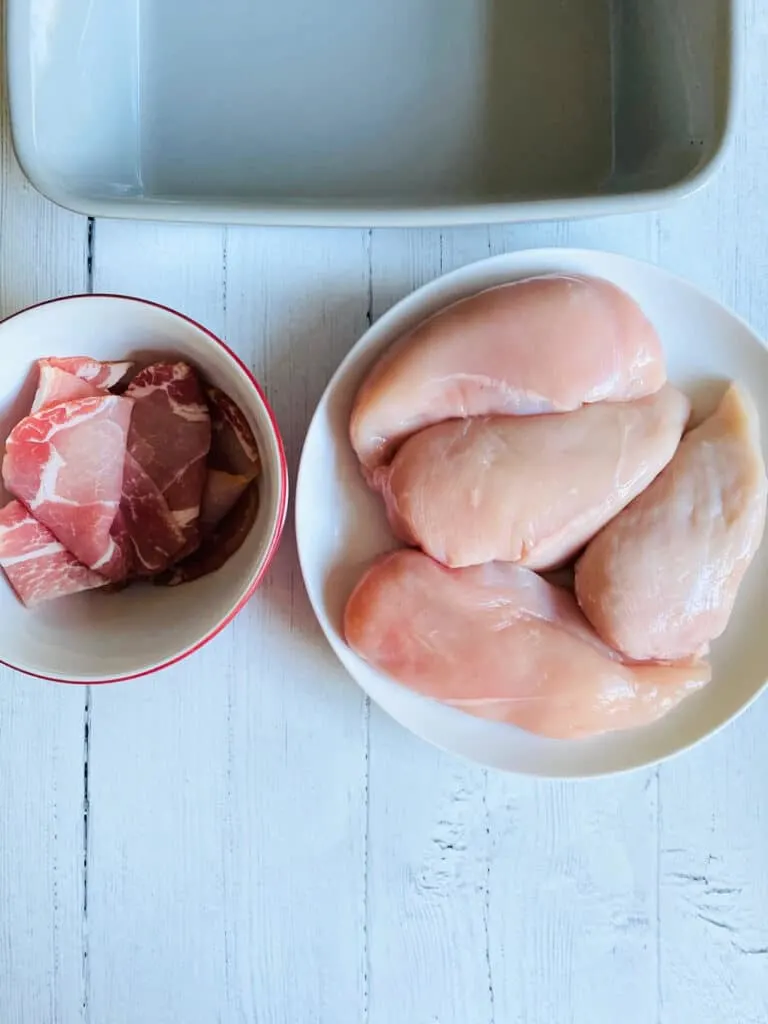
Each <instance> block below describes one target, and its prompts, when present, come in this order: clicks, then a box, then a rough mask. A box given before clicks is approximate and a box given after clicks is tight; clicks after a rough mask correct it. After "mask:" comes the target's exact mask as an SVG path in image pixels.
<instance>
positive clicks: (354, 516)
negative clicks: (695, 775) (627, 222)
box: [296, 249, 768, 778]
mask: <svg viewBox="0 0 768 1024" xmlns="http://www.w3.org/2000/svg"><path fill="white" fill-rule="evenodd" d="M551 272H574V273H584V274H595V275H598V276H601V277H604V278H607V279H608V280H611V281H614V282H615V283H616V284H617V285H619V286H620V287H622V288H624V289H625V290H626V291H627V292H629V294H630V295H632V296H634V298H635V299H636V300H637V301H638V302H639V303H640V304H641V305H642V307H643V308H644V310H645V311H646V313H647V314H648V316H649V317H650V318H651V320H652V321H653V323H654V324H655V325H656V327H657V329H658V331H659V333H660V335H661V338H662V341H663V343H664V348H665V351H666V354H667V361H668V367H669V376H670V379H671V380H672V381H673V383H675V384H676V385H677V386H678V387H680V388H682V389H683V390H685V391H686V392H688V393H689V394H690V395H691V397H692V398H693V400H694V412H695V414H699V415H701V414H703V413H705V412H708V411H710V409H711V408H712V406H713V404H714V401H715V400H716V398H717V397H719V395H720V394H721V393H722V390H723V386H722V385H723V381H724V380H725V379H731V378H738V379H740V380H742V381H743V382H744V383H745V384H746V385H747V387H748V388H749V390H750V391H751V393H752V395H753V396H754V398H755V400H756V402H757V405H758V408H759V409H760V410H761V411H762V412H763V413H764V416H763V427H762V440H763V446H764V448H765V450H766V452H768V352H766V349H765V348H764V346H763V344H762V342H761V341H760V339H759V338H758V337H757V336H756V335H755V334H754V333H753V332H752V331H751V330H750V328H749V327H748V326H747V325H746V324H745V323H743V322H742V321H741V320H739V319H738V318H737V317H736V316H734V315H733V314H732V313H730V312H729V311H728V310H726V309H724V308H723V307H722V306H720V305H719V304H718V303H717V302H715V301H714V300H713V299H711V298H708V297H707V296H706V295H703V294H702V293H701V292H699V291H697V289H696V288H694V287H693V286H691V285H690V284H688V283H686V282H685V281H681V280H679V279H678V278H676V277H673V276H672V275H671V274H668V273H666V272H665V271H663V270H660V269H658V268H657V267H654V266H652V265H650V264H646V263H640V262H636V261H634V260H630V259H626V258H624V257H621V256H614V255H610V254H607V253H599V252H580V251H575V250H564V249H561V250H558V249H549V250H540V251H532V252H519V253H514V254H511V255H506V256H499V257H497V258H495V259H489V260H484V261H482V262H480V263H475V264H473V265H471V266H467V267H464V268H462V269H461V270H458V271H455V272H454V273H451V274H448V275H447V276H445V277H442V278H440V279H438V280H436V281H433V282H432V283H431V284H428V285H427V286H426V287H424V288H421V289H419V290H418V291H417V292H415V293H413V294H412V295H410V296H408V297H407V298H406V299H405V300H403V301H402V302H400V303H398V305H396V306H395V307H394V308H393V309H391V310H389V312H388V313H387V314H386V315H385V316H383V317H382V318H381V319H380V320H379V321H378V322H377V323H376V324H374V325H373V327H371V329H370V330H369V331H367V332H366V334H365V335H364V336H363V338H362V339H361V340H360V341H359V342H358V344H357V345H356V346H355V347H354V348H353V349H352V351H351V352H350V353H349V355H348V356H347V358H346V359H345V360H344V362H343V363H342V364H341V366H340V367H339V369H338V371H337V372H336V374H335V375H334V377H333V379H332V380H331V383H330V384H329V385H328V388H327V390H326V392H325V394H324V395H323V397H322V399H321V401H320V404H319V406H318V408H317V411H316V413H315V416H314V418H313V420H312V423H311V425H310V428H309V432H308V434H307V438H306V442H305V445H304V451H303V453H302V458H301V464H300V468H299V477H298V484H297V492H296V532H297V539H298V549H299V559H300V562H301V568H302V572H303V574H304V580H305V583H306V587H307V591H308V593H309V598H310V601H311V602H312V606H313V608H314V610H315V613H316V614H317V617H318V619H319V621H320V625H321V626H322V628H323V630H324V632H325V634H326V636H327V638H328V640H329V642H330V644H331V646H332V647H333V649H334V651H335V652H336V654H337V655H338V657H339V658H340V659H341V661H342V663H343V664H344V666H345V667H346V669H347V670H348V671H349V673H350V675H352V677H353V678H354V679H356V680H357V682H358V683H359V684H360V686H362V687H363V689H364V690H365V691H366V692H367V693H368V694H369V695H370V696H371V697H372V698H373V699H374V700H375V701H376V702H377V703H378V704H379V705H380V706H381V707H382V708H384V709H385V710H386V711H388V712H389V714H390V715H392V717H393V718H395V719H396V720H397V721H399V722H400V723H401V724H402V725H404V726H406V727H407V728H408V729H410V730H411V731H412V732H414V733H416V734H417V735H418V736H421V737H423V738H424V739H426V740H428V741H430V742H431V743H434V744H435V745H436V746H439V747H442V748H444V749H446V750H450V751H453V752H455V753H457V754H461V755H463V756H465V757H468V758H471V759H472V760H475V761H478V762H480V763H482V764H484V765H488V766H490V767H494V768H501V769H505V770H507V771H513V772H519V773H522V774H527V775H535V776H547V777H560V778H571V777H579V776H597V775H605V774H610V773H613V772H618V771H624V770H627V769H631V768H637V767H640V766H642V765H648V764H651V763H653V762H656V761H659V760H661V759H663V758H666V757H669V756H670V755H672V754H675V753H677V752H679V751H681V750H684V749H685V748H687V747H690V746H691V745H693V744H694V743H696V742H697V741H699V740H701V739H703V738H704V737H705V736H708V735H710V734H711V733H713V732H714V731H715V730H716V729H718V728H719V727H720V726H722V725H724V724H725V723H726V722H728V721H730V720H731V719H733V718H734V717H735V716H736V715H737V714H738V713H739V712H740V711H742V710H743V709H744V708H745V707H746V706H747V705H748V704H749V703H750V702H751V701H752V700H754V699H755V697H756V696H757V695H758V694H759V693H760V691H761V690H762V689H763V687H764V685H765V682H766V678H767V677H768V629H766V627H765V621H764V619H765V609H766V608H768V543H765V544H763V546H762V547H761V549H760V551H759V552H758V555H757V557H756V559H755V563H754V564H753V565H752V567H751V569H750V571H749V573H748V575H747V578H746V581H745V583H744V585H743V587H742V589H741V593H740V595H739V599H738V602H737V605H736V609H735V612H734V615H733V618H732V620H731V623H730V626H729V628H728V630H727V632H726V633H725V635H724V636H723V637H722V638H721V639H719V640H718V641H717V642H716V643H715V644H713V649H712V665H713V673H714V677H713V681H712V683H711V684H710V685H709V686H708V687H706V688H705V689H704V690H703V691H701V692H700V693H699V694H696V695H695V696H693V697H691V698H690V699H688V700H687V701H685V702H684V703H683V704H682V705H681V706H680V707H679V708H678V709H677V710H676V711H675V712H674V713H673V714H671V715H669V716H668V717H667V718H665V719H664V720H662V721H661V722H658V723H656V724H654V725H651V726H648V727H645V728H642V729H637V730H634V731H632V732H625V733H617V734H614V735H610V736H605V737H601V738H596V739H590V740H578V741H576V740H574V741H555V740H546V739H542V738H540V737H537V736H533V735H529V734H527V733H525V732H523V731H521V730H519V729H516V728H514V727H513V726H509V725H504V724H500V723H493V722H486V721H483V720H481V719H477V718H473V717H471V716H469V715H466V714H464V713H462V712H460V711H457V710H455V709H453V708H449V707H445V706H443V705H440V704H438V703H435V702H433V701H430V700H427V699H424V698H422V697H419V696H418V695H416V694H414V693H412V692H411V691H410V690H408V689H406V688H405V687H403V686H400V685H398V684H397V683H396V682H394V681H393V680H392V679H390V678H387V677H386V676H384V675H382V674H381V673H379V672H376V671H374V670H373V669H372V668H371V667H370V666H368V665H367V664H366V663H365V662H364V661H362V660H361V659H360V658H359V657H357V656H356V655H355V654H354V653H353V652H352V651H351V650H350V649H349V648H348V647H347V645H346V644H345V642H344V638H343V635H342V631H341V622H342V612H343V609H344V605H345V602H346V600H347V598H348V596H349V594H350V592H351V590H352V588H353V587H354V585H355V583H356V582H357V580H358V579H359V577H360V575H361V574H362V572H363V569H364V568H365V567H366V566H367V565H368V563H369V562H370V561H371V559H372V558H373V557H374V556H375V555H377V554H378V553H380V552H382V551H385V550H388V549H390V548H392V547H394V546H395V543H394V541H393V539H392V535H391V533H390V531H389V529H388V526H387V522H386V519H385V516H384V513H383V510H382V506H381V503H380V501H379V499H378V498H377V497H376V496H374V495H373V494H372V493H371V492H370V491H369V490H368V489H367V487H366V486H365V484H364V483H363V480H362V478H361V476H360V473H359V470H358V467H357V462H356V459H355V456H354V454H353V452H352V450H351V447H350V444H349V440H348V434H347V428H348V422H349V413H350V409H351V406H352V401H353V398H354V395H355V392H356V390H357V388H358V385H359V384H360V382H361V380H362V378H363V376H364V374H365V372H366V370H367V369H368V368H369V366H370V365H371V364H372V362H373V361H374V360H375V359H376V358H377V357H378V356H380V355H381V353H382V352H383V351H384V350H385V349H386V348H387V346H388V345H389V344H391V342H393V341H394V340H395V338H397V337H399V336H400V335H401V334H402V333H403V332H404V331H405V330H407V329H408V328H410V327H411V326H412V325H414V324H415V323H417V322H418V321H420V320H422V319H423V318H424V317H425V316H427V315H429V314H431V313H433V312H434V311H436V310H437V309H439V308H441V307H442V306H445V305H446V304H448V303H450V302H453V301H455V300H456V299H459V298H461V297H463V296H466V295H468V294H471V293H473V292H476V291H479V290H480V289H482V288H487V287H490V286H492V285H497V284H501V283H503V282H506V281H512V280H515V279H519V278H522V277H528V276H530V275H532V274H541V273H551Z"/></svg>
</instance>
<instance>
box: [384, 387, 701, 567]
mask: <svg viewBox="0 0 768 1024" xmlns="http://www.w3.org/2000/svg"><path fill="white" fill-rule="evenodd" d="M689 411H690V405H689V402H688V399H687V398H686V397H685V396H684V395H683V394H682V393H681V392H679V391H677V390H675V388H673V387H672V386H671V385H669V384H667V385H665V386H664V387H663V388H662V389H661V390H660V391H657V392H656V394H654V395H650V396H648V397H647V398H641V399H638V400H637V401H634V402H616V403H609V402H600V403H597V404H596V405H590V406H584V407H583V408H582V409H579V410H577V411H576V412H572V413H563V414H561V415H550V416H525V417H520V416H494V417H488V418H480V419H470V420H448V421H447V422H445V423H439V424H436V425H435V426H432V427H428V428H427V429H426V430H423V431H421V432H420V433H418V434H415V435H414V436H413V437H411V438H409V439H408V440H407V441H406V442H405V443H404V444H403V446H402V448H400V450H399V451H398V453H397V454H396V455H395V458H394V459H393V461H392V463H391V464H390V465H389V466H387V467H382V468H381V469H378V470H376V471H375V472H374V474H373V478H374V480H375V482H376V484H377V486H378V487H379V489H380V490H381V492H382V495H383V497H384V500H385V502H386V507H387V514H388V517H389V521H390V524H391V525H392V528H393V529H394V531H395V533H396V534H397V536H398V537H400V538H401V539H402V540H404V541H406V542H408V543H410V544H415V545H417V546H419V547H421V548H423V550H424V551H426V553H427V554H428V555H431V556H432V557H433V558H435V559H437V560H438V561H439V562H442V563H443V564H445V565H448V566H452V567H461V566H467V565H478V564H480V563H482V562H491V561H495V560H499V561H509V562H516V563H518V564H519V565H524V566H528V567H529V568H531V569H551V568H554V567H556V566H558V565H561V564H562V563H563V562H565V561H567V560H568V559H569V558H571V557H572V556H573V555H575V554H576V553H577V552H578V551H579V550H580V549H581V548H582V547H583V546H584V545H585V544H586V543H587V541H588V540H590V539H591V538H592V537H593V536H594V535H595V534H596V533H597V531H598V530H599V529H600V528H601V527H603V526H605V524H606V523H607V522H608V521H609V520H610V519H612V518H613V516H615V515H616V514H617V513H618V512H620V511H621V509H622V508H624V507H625V506H626V505H628V504H629V502H630V501H632V499H633V498H635V497H636V496H637V495H638V494H639V493H640V492H641V491H643V490H644V489H645V488H646V487H647V486H648V485H649V484H650V483H651V481H652V480H653V479H654V477H655V476H656V475H657V474H658V473H659V472H660V471H661V470H662V469H663V468H664V466H665V465H666V464H667V463H668V462H669V460H670V459H671V458H672V456H673V455H674V453H675V450H676V448H677V445H678V443H679V441H680V437H681V435H682V433H683V429H684V428H685V424H686V421H687V419H688V414H689Z"/></svg>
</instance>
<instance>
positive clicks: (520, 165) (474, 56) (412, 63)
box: [6, 0, 738, 226]
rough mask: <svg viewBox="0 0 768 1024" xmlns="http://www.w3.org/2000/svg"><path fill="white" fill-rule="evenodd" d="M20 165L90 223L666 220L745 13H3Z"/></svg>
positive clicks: (316, 8)
mask: <svg viewBox="0 0 768 1024" xmlns="http://www.w3.org/2000/svg"><path fill="white" fill-rule="evenodd" d="M6 2H7V18H8V24H7V65H8V75H9V90H10V105H11V119H12V129H13V138H14V143H15V147H16V152H17V154H18V157H19V160H20V162H21V164H22V166H23V168H24V170H25V172H26V174H27V176H28V177H29V178H30V180H31V181H32V183H33V184H34V185H35V186H36V187H37V188H38V189H39V190H40V191H41V192H42V193H44V194H45V195H47V196H49V197H50V198H51V199H53V200H55V201H56V202H58V203H60V204H61V205H63V206H67V207H70V208H72V209H74V210H78V211H80V212H83V213H88V214H92V215H101V216H129V217H145V218H157V219H169V218H170V219H175V220H211V221H219V222H251V223H261V224H276V223H279V224H331V225H364V226H377V225H385V224H399V225H425V224H449V223H471V222H486V223H487V222H493V221H514V220H530V219H540V218H541V219H543V218H549V217H566V216H577V215H586V214H601V213H609V212H613V211H619V210H626V209H633V208H640V207H648V206H659V205H662V204H663V203H666V202H668V201H669V200H672V199H675V198H677V197H680V196H682V195H684V194H686V193H687V192H690V191H691V190H693V189H694V188H695V187H697V186H698V185H699V184H700V183H701V182H702V181H703V180H704V179H705V178H706V176H707V175H708V174H709V173H710V172H711V171H712V169H713V168H714V167H715V166H716V165H717V163H718V160H719V158H720V157H721V155H722V153H723V150H724V146H725V144H726V142H727V140H728V137H729V134H730V125H731V121H732V110H733V94H734V89H733V83H734V82H735V80H736V74H735V71H736V65H737V47H736V46H735V43H734V39H735V33H734V24H735V22H736V20H737V19H736V15H735V13H734V5H735V3H737V2H738V0H386V3H384V2H382V0H280V2H279V3H275V2H274V0H216V2H214V0H6Z"/></svg>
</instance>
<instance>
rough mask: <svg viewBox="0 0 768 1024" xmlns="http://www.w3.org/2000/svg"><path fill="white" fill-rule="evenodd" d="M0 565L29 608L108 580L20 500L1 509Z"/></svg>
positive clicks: (97, 585)
mask: <svg viewBox="0 0 768 1024" xmlns="http://www.w3.org/2000/svg"><path fill="white" fill-rule="evenodd" d="M0 566H2V568H3V571H4V572H5V575H6V576H7V577H8V581H9V582H10V584H11V586H12V587H13V589H14V590H15V591H16V594H17V595H18V597H19V598H20V600H21V601H22V602H23V603H24V604H25V605H26V606H27V607H28V608H33V607H34V606H35V605H38V604H40V603H41V602H43V601H50V600H53V599H54V598H58V597H66V596H68V595H69V594H77V593H79V592H80V591H82V590H93V589H95V588H96V587H103V586H104V585H105V584H106V582H107V581H106V580H105V579H104V577H103V576H100V575H99V574H98V573H95V572H93V571H92V570H91V569H86V567H85V566H84V565H82V564H81V563H80V562H78V561H77V559H76V558H75V557H74V556H73V555H71V554H70V553H69V551H67V549H66V548H65V547H64V545H63V544H60V543H59V541H57V540H56V538H55V537H54V535H53V534H52V533H51V531H50V530H48V529H46V527H45V526H43V524H42V523H39V522H38V521H37V520H36V519H35V518H34V516H33V515H32V514H31V513H30V512H28V511H27V509H26V508H24V506H23V505H22V504H21V502H20V501H12V502H10V503H9V504H8V505H6V506H5V508H3V509H0Z"/></svg>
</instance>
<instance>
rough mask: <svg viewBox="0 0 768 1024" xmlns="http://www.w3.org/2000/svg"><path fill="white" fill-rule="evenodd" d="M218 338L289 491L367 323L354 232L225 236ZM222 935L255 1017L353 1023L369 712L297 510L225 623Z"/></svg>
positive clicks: (361, 1010) (362, 254) (361, 966)
mask: <svg viewBox="0 0 768 1024" xmlns="http://www.w3.org/2000/svg"><path fill="white" fill-rule="evenodd" d="M227 251H228V267H229V273H228V281H229V288H228V300H227V337H228V338H229V340H230V341H232V343H233V344H234V345H235V346H236V347H237V349H238V351H240V352H241V353H243V354H244V355H245V357H246V360H247V361H248V363H249V364H250V365H251V366H252V367H253V368H254V369H255V371H256V374H257V376H258V377H259V379H260V380H262V381H263V382H264V385H265V387H266V390H267V394H268V396H269V398H270V401H271V402H272V405H273V408H274V411H275V415H276V417H277V419H278V422H279V424H280V426H281V430H282V433H283V438H284V440H285V445H286V452H287V456H288V462H289V466H290V471H291V486H292V488H293V487H294V485H295V471H296V467H297V464H298V458H299V453H300V450H301V445H302V443H303V440H304V436H305V434H306V430H307V427H308V425H309V419H310V417H311V415H312V413H313V412H314V408H315V406H316V404H317V401H318V399H319V398H320V395H321V394H322V391H323V389H324V387H325V385H326V383H327V381H328V379H329V378H330V376H331V374H332V373H333V371H334V370H335V369H336V366H337V365H338V363H339V362H340V361H341V359H342V357H343V356H344V355H345V354H346V352H347V351H348V350H349V348H350V347H351V346H352V344H353V343H354V341H355V340H356V339H357V338H358V337H359V335H360V334H361V333H362V331H363V330H364V328H365V325H366V311H367V305H368V254H367V250H366V236H365V233H363V232H360V231H349V232H344V231H328V232H326V231H318V232H311V231H310V232H292V231H289V232H283V231H257V232H255V231H251V230H248V229H232V230H230V232H229V241H228V249H227ZM235 625H236V627H239V629H240V635H239V638H238V641H237V652H238V659H239V660H238V668H237V672H238V682H237V687H236V690H235V695H236V701H237V703H236V711H235V713H234V714H233V729H234V736H233V744H232V748H233V751H234V755H233V757H234V760H233V779H234V783H235V786H236V788H235V792H234V798H233V814H234V816H235V820H236V821H237V823H238V832H239V835H238V836H237V837H236V840H235V843H234V844H233V847H232V849H231V853H232V856H233V861H232V886H231V889H230V892H229V902H230V906H231V911H232V915H233V918H232V925H231V934H232V938H233V943H234V944H235V946H236V949H237V969H238V970H239V972H240V973H241V975H242V974H245V973H246V972H249V973H250V975H251V977H252V983H253V994H254V1000H253V1005H252V1010H251V1012H250V1015H248V1014H246V1016H245V1017H244V1019H246V1020H254V1019H258V1020H259V1021H261V1022H268V1024H283V1022H284V1021H307V1022H318V1024H325V1022H336V1021H338V1022H339V1024H346V1022H349V1024H357V1022H359V1021H362V1020H364V1018H365V1013H366V1006H367V979H366V975H365V960H366V952H365V867H366V863H365V840H366V821H367V815H366V801H367V793H368V790H367V752H366V724H367V723H366V715H365V702H364V699H363V695H362V692H361V691H360V690H359V689H358V688H357V687H356V686H355V685H354V684H353V683H352V681H351V680H350V679H349V678H348V677H347V675H346V673H345V672H344V671H343V669H342V668H341V666H340V664H339V663H338V661H337V660H336V658H335V657H334V656H333V655H332V653H331V651H330V648H329V647H328V645H327V644H326V642H325V639H324V638H323V636H322V634H321V633H320V629H319V626H318V625H317V623H316V621H315V619H314V616H313V613H312V610H311V608H310V606H309V601H308V599H307V597H306V594H305V591H304V588H303V584H302V581H301V573H300V570H299V566H298V561H297V558H296V549H295V538H294V531H293V505H291V510H290V512H289V520H288V523H287V526H286V534H285V537H284V541H283V544H282V545H281V549H280V552H279V554H278V556H277V558H276V559H275V563H274V566H273V569H272V572H271V573H270V576H269V579H268V580H267V582H266V585H265V587H264V588H263V590H262V591H261V592H260V594H259V595H258V598H257V601H255V602H253V603H252V604H251V605H250V606H249V607H248V609H246V612H245V614H244V616H243V617H242V619H241V621H239V622H236V623H235Z"/></svg>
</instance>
